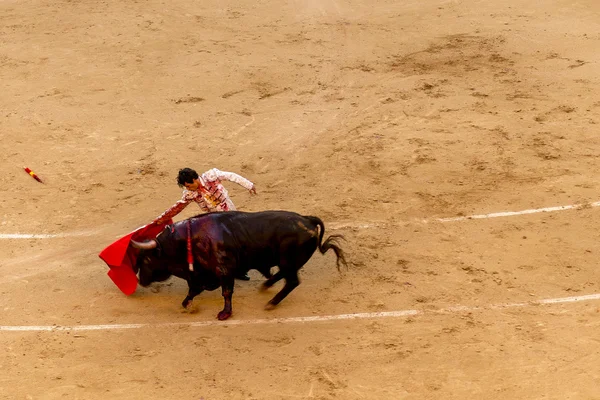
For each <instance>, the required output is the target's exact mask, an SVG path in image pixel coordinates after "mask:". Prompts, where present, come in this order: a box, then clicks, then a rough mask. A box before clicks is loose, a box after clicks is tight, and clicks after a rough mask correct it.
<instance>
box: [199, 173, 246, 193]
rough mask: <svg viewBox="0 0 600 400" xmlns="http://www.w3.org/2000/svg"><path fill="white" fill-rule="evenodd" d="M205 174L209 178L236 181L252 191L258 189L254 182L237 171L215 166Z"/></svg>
mask: <svg viewBox="0 0 600 400" xmlns="http://www.w3.org/2000/svg"><path fill="white" fill-rule="evenodd" d="M203 176H205V177H206V178H208V179H209V180H216V179H220V180H222V181H231V182H235V183H237V184H238V185H240V186H242V187H243V188H245V189H247V190H250V191H251V192H255V191H256V190H255V189H254V183H252V182H250V181H249V180H248V179H246V178H244V177H243V176H240V175H238V174H236V173H235V172H227V171H221V170H218V169H217V168H213V169H211V170H208V171H206V172H205V173H204V174H203Z"/></svg>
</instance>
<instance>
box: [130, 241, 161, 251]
mask: <svg viewBox="0 0 600 400" xmlns="http://www.w3.org/2000/svg"><path fill="white" fill-rule="evenodd" d="M131 245H132V246H133V247H135V248H136V249H142V250H151V249H155V248H156V240H148V241H147V242H143V243H142V242H136V241H135V240H132V241H131Z"/></svg>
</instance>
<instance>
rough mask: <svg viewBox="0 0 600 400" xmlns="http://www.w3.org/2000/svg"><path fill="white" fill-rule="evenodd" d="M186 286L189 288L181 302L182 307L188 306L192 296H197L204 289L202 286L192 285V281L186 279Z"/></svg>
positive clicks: (192, 298)
mask: <svg viewBox="0 0 600 400" xmlns="http://www.w3.org/2000/svg"><path fill="white" fill-rule="evenodd" d="M188 288H189V290H188V295H187V296H186V298H185V299H184V300H183V302H182V303H181V305H182V306H183V308H188V307H189V306H190V304H192V300H194V297H196V296H198V295H199V294H200V293H202V291H203V290H204V289H203V288H200V287H198V286H196V285H192V283H191V282H190V281H189V280H188Z"/></svg>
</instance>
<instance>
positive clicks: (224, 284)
mask: <svg viewBox="0 0 600 400" xmlns="http://www.w3.org/2000/svg"><path fill="white" fill-rule="evenodd" d="M221 279H222V280H221V289H222V292H223V298H224V299H225V306H224V307H223V310H221V311H220V312H219V313H218V314H217V318H218V319H219V321H223V320H226V319H227V318H229V317H231V312H232V311H231V297H232V296H233V286H234V284H235V279H234V277H233V276H223V277H222V278H221Z"/></svg>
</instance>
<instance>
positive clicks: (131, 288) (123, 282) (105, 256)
mask: <svg viewBox="0 0 600 400" xmlns="http://www.w3.org/2000/svg"><path fill="white" fill-rule="evenodd" d="M172 223H173V220H168V221H167V222H165V223H163V224H150V225H145V226H142V227H141V228H138V229H136V230H135V231H133V232H131V233H129V234H128V235H126V236H123V237H122V238H121V239H119V240H117V241H116V242H114V243H113V244H111V245H109V246H108V247H106V248H105V249H104V250H102V251H101V252H100V254H99V255H98V256H99V257H100V258H101V259H102V260H104V262H105V263H106V264H107V265H108V266H109V267H110V270H109V271H108V276H109V277H110V279H112V281H113V282H114V283H115V285H117V287H118V288H119V289H120V290H121V291H122V292H123V293H125V294H126V295H127V296H129V295H130V294H132V293H133V292H135V290H136V289H137V282H138V281H137V275H136V273H135V271H134V269H133V267H134V266H135V264H136V261H137V256H138V254H139V250H138V249H135V248H133V247H130V246H129V242H130V241H131V239H133V240H135V241H139V242H143V241H144V240H149V239H154V238H156V235H158V234H159V233H160V232H161V231H162V230H163V229H164V227H165V226H166V225H169V224H172Z"/></svg>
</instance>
